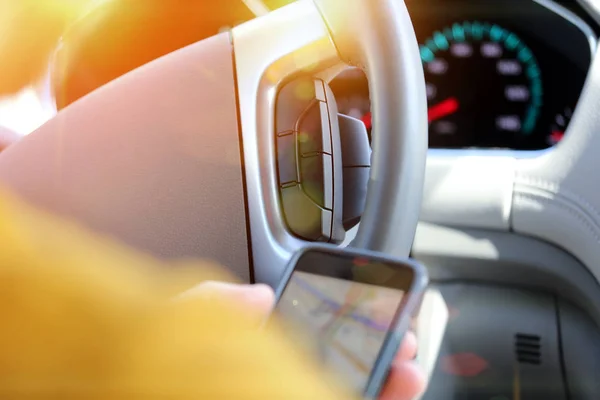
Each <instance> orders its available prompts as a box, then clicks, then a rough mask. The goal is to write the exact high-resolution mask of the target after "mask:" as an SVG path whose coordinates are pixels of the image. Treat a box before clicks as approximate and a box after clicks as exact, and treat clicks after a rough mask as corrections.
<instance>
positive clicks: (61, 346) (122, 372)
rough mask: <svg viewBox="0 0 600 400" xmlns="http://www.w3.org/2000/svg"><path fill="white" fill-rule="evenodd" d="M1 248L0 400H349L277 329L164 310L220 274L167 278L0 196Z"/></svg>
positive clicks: (199, 310) (201, 304) (222, 307)
mask: <svg viewBox="0 0 600 400" xmlns="http://www.w3.org/2000/svg"><path fill="white" fill-rule="evenodd" d="M0 246H1V249H0V321H2V322H1V327H0V398H6V399H8V398H10V399H21V398H22V399H25V398H27V399H30V398H46V399H49V398H56V399H71V398H72V399H75V398H77V399H111V400H118V399H159V398H168V399H175V400H182V399H214V400H219V399H227V400H229V399H241V400H245V399H248V400H250V399H253V400H254V399H256V400H259V399H260V400H264V399H285V400H293V399H302V400H304V399H318V400H327V399H349V398H350V396H349V395H348V394H347V393H342V392H340V390H339V388H338V387H334V386H333V385H331V384H329V383H328V382H331V381H329V380H328V379H326V378H324V376H325V375H326V373H325V372H323V371H321V370H320V367H319V366H317V365H316V364H314V363H313V360H310V359H308V358H306V357H305V355H303V354H299V353H297V352H296V351H295V350H294V347H293V346H291V345H290V343H288V340H287V338H286V336H285V335H283V334H282V333H281V332H280V331H279V329H278V328H277V327H273V328H272V329H269V330H259V329H256V327H255V326H254V325H253V321H250V320H249V319H248V318H246V317H245V316H244V315H241V314H240V313H238V312H237V310H236V309H234V308H233V307H231V306H230V305H228V304H216V303H206V302H205V301H200V300H198V301H191V302H188V301H186V302H169V301H168V300H169V299H170V298H171V296H172V295H174V294H175V293H177V292H178V291H180V290H183V289H186V288H188V287H191V286H193V285H194V284H196V283H198V281H199V280H202V279H206V278H209V279H215V278H218V277H224V276H225V275H224V274H222V273H221V272H219V271H218V270H217V269H214V268H212V267H211V266H210V265H208V264H202V263H198V264H195V265H194V267H195V268H194V270H193V271H192V269H190V268H183V269H174V268H172V266H171V268H170V269H169V268H168V267H166V266H164V265H160V264H159V262H158V261H156V260H154V259H152V258H150V257H147V256H144V255H140V254H136V253H134V252H132V251H131V250H129V249H127V248H124V247H121V246H119V245H117V244H115V243H113V242H111V241H110V240H108V239H106V238H100V237H95V236H93V235H92V234H90V233H89V232H86V231H85V230H83V229H81V228H79V227H77V226H76V225H74V224H67V223H65V222H64V221H60V220H58V219H56V218H53V217H51V216H49V215H45V214H43V213H40V212H38V211H36V210H34V209H32V208H29V207H27V206H25V205H24V204H21V203H19V202H18V201H16V200H14V199H12V198H10V197H8V196H6V195H0ZM187 265H188V266H190V265H192V264H191V263H187ZM322 374H324V375H322Z"/></svg>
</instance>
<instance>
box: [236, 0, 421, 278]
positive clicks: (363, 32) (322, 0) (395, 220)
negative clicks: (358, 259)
mask: <svg viewBox="0 0 600 400" xmlns="http://www.w3.org/2000/svg"><path fill="white" fill-rule="evenodd" d="M275 32H276V33H277V36H276V37H274V36H273V35H274V33H275ZM232 37H233V45H234V50H235V65H236V71H237V85H238V102H239V106H240V122H241V132H242V142H243V149H244V161H245V168H246V171H245V174H246V188H247V196H248V198H247V203H248V212H249V227H250V233H251V245H252V257H253V267H254V276H255V279H256V281H258V282H266V283H269V284H271V285H275V284H277V281H278V279H279V277H280V274H281V271H283V267H284V265H285V264H286V263H287V262H288V260H289V259H290V257H291V255H292V253H293V252H294V251H296V250H298V249H300V248H302V247H303V246H305V245H306V242H304V241H302V240H300V239H298V238H296V237H294V236H293V235H291V234H290V233H289V232H288V230H287V228H286V226H285V223H284V222H283V221H284V218H283V215H282V212H281V207H280V204H279V199H278V192H277V176H276V174H277V172H276V165H275V164H276V161H275V158H274V156H273V155H274V154H275V148H274V146H275V145H274V140H273V138H274V137H275V134H276V132H274V122H273V121H274V118H275V116H274V104H275V96H276V93H277V88H278V87H279V85H280V84H281V82H284V81H285V80H286V79H288V78H290V77H291V76H294V75H297V74H299V73H303V74H306V73H308V74H311V75H313V76H323V74H325V76H326V75H327V72H326V71H327V69H328V68H335V66H336V65H338V64H339V63H340V62H341V61H342V62H345V63H347V64H351V65H355V66H359V67H361V68H362V69H363V70H364V71H365V73H366V75H367V78H368V81H369V89H370V93H371V100H372V107H373V110H372V113H373V117H374V119H375V120H376V121H377V123H376V124H375V126H374V131H373V137H374V142H373V157H372V162H371V163H372V164H371V165H372V166H371V175H370V179H369V187H368V194H367V201H366V206H365V211H364V214H363V217H362V219H361V223H360V226H359V228H358V233H357V236H356V238H355V239H354V241H353V242H352V244H351V245H352V246H353V247H358V248H365V249H370V250H376V251H382V252H386V253H388V254H393V255H396V256H400V257H405V256H408V254H409V252H410V248H411V245H412V241H413V238H414V234H415V230H416V226H417V222H418V217H419V211H420V207H421V197H422V191H423V182H424V174H425V159H426V152H427V129H428V128H427V111H426V110H427V108H426V107H427V102H426V97H425V82H424V77H423V69H422V63H421V59H420V55H419V49H418V45H417V40H416V37H415V33H414V30H413V27H412V23H411V21H410V17H409V15H408V11H407V9H406V6H405V5H404V3H403V2H398V1H395V0H376V1H375V0H356V1H353V2H350V3H348V4H345V5H344V7H340V6H339V2H337V1H335V0H315V1H314V2H313V1H312V0H301V1H298V2H296V3H293V4H291V5H288V6H286V7H284V8H281V9H279V10H277V11H275V12H272V13H270V14H268V15H266V16H263V17H261V18H258V19H256V20H253V21H250V22H248V23H246V24H244V25H241V26H239V27H237V28H235V29H234V30H233V32H232ZM258 55H260V56H258ZM324 71H325V72H324Z"/></svg>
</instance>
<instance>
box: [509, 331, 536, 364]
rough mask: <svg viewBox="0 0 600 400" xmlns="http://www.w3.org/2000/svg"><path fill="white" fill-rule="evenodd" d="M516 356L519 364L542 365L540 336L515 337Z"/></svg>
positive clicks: (525, 335) (523, 335) (522, 334)
mask: <svg viewBox="0 0 600 400" xmlns="http://www.w3.org/2000/svg"><path fill="white" fill-rule="evenodd" d="M515 356H516V358H517V361H518V362H519V364H533V365H540V364H541V363H542V344H541V338H540V336H539V335H528V334H525V333H517V334H516V335H515Z"/></svg>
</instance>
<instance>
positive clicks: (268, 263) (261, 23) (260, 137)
mask: <svg viewBox="0 0 600 400" xmlns="http://www.w3.org/2000/svg"><path fill="white" fill-rule="evenodd" d="M232 36H233V44H234V50H235V64H236V68H237V79H238V93H239V107H240V121H241V130H242V142H243V148H244V161H245V170H246V187H247V190H248V193H247V196H248V199H247V201H248V212H249V216H248V218H249V224H250V230H251V232H252V236H251V240H252V243H251V246H252V258H253V265H254V278H255V281H256V282H264V283H268V284H271V285H276V284H277V283H278V280H279V277H280V275H281V272H282V271H283V267H284V266H285V265H286V264H287V262H288V261H289V260H290V258H291V255H292V253H293V252H295V251H296V250H298V249H300V248H301V247H303V245H304V244H305V243H306V242H304V241H302V240H300V239H298V238H296V237H294V236H292V235H291V234H290V233H289V232H288V231H287V229H286V227H285V224H284V218H283V215H282V212H281V208H280V206H279V202H280V201H279V194H278V181H277V170H276V160H275V157H274V154H275V142H274V138H275V136H276V135H275V130H274V124H273V121H274V108H275V107H274V103H275V99H276V94H277V88H278V86H279V85H280V84H281V83H282V82H283V81H284V80H285V79H287V78H288V77H290V76H292V75H294V74H296V73H299V72H301V71H307V72H308V71H311V72H312V73H317V72H319V71H318V70H315V67H317V66H318V67H320V68H321V69H324V68H327V67H331V66H333V65H335V64H336V63H339V58H338V54H337V51H336V49H335V47H334V46H333V44H332V42H331V39H330V37H329V33H328V31H327V27H326V26H325V23H324V22H323V20H322V18H321V15H320V14H319V12H318V10H317V8H316V7H315V5H314V3H313V2H312V1H298V2H296V3H293V4H291V5H289V6H286V7H283V8H281V9H279V10H276V11H274V12H271V13H269V14H267V15H265V16H263V17H260V18H258V19H255V20H252V21H249V22H247V23H245V24H243V25H240V26H239V27H236V28H234V29H233V31H232Z"/></svg>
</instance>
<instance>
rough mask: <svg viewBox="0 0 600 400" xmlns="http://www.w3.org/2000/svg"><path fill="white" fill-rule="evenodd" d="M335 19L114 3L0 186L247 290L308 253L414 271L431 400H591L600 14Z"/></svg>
mask: <svg viewBox="0 0 600 400" xmlns="http://www.w3.org/2000/svg"><path fill="white" fill-rule="evenodd" d="M349 1H352V3H350V2H349ZM342 3H343V2H341V1H340V0H255V1H250V0H246V1H242V0H226V1H195V2H191V1H187V0H168V1H166V0H144V1H143V2H142V1H129V0H125V1H123V0H109V1H105V2H99V3H98V4H97V5H95V6H94V7H93V8H91V9H90V10H89V11H88V12H87V13H85V14H84V15H82V16H81V18H80V19H78V20H77V21H74V23H73V24H72V25H70V26H69V29H68V30H67V31H66V32H65V33H64V35H63V37H62V38H61V40H60V42H59V43H57V44H56V51H55V52H54V54H53V56H52V58H51V60H50V61H49V65H48V71H49V72H48V74H47V76H45V77H44V79H43V82H42V84H39V83H34V82H32V84H35V85H36V86H35V87H36V89H35V90H36V93H37V96H39V98H40V101H39V104H41V105H42V106H41V109H43V112H45V113H47V111H48V110H51V112H50V113H49V114H48V115H47V117H46V118H45V120H47V121H46V122H45V123H44V124H43V125H41V126H40V127H39V128H37V129H35V130H34V131H33V132H19V140H17V141H14V143H12V144H10V145H7V146H6V149H5V150H3V151H2V153H0V182H2V184H3V185H5V186H6V187H9V188H10V189H12V190H13V191H14V192H16V193H17V194H19V195H20V196H22V197H23V198H24V199H26V200H28V201H29V202H31V203H32V204H35V205H37V206H38V207H40V208H42V209H45V210H49V211H51V212H53V213H55V214H58V215H61V216H63V217H65V218H68V219H71V220H74V221H77V222H78V223H80V224H84V225H85V226H88V227H89V228H91V229H94V230H96V231H97V232H99V233H101V234H103V235H107V236H109V237H112V238H115V239H117V240H119V241H121V242H124V243H127V244H129V245H130V246H133V247H135V248H137V249H140V250H142V251H145V252H148V253H150V254H152V255H154V256H156V257H161V258H166V259H172V258H190V257H194V258H210V259H214V260H217V261H218V262H220V263H221V264H223V265H224V266H227V267H229V268H230V269H231V270H232V271H233V272H234V273H235V274H237V276H238V277H239V278H240V279H242V280H243V281H246V282H261V283H268V284H270V285H271V286H276V285H277V284H278V282H279V280H280V278H281V273H282V272H283V268H284V267H285V265H286V263H287V262H288V261H289V260H290V258H291V256H292V254H293V253H294V252H295V251H296V250H298V249H300V248H302V247H303V246H305V245H306V244H307V243H312V242H328V243H334V244H337V245H339V246H352V247H357V248H366V249H369V250H376V251H382V252H385V253H388V254H390V255H394V256H399V257H407V256H411V257H413V258H415V259H416V260H418V261H420V262H422V263H423V264H424V265H425V266H426V267H427V270H428V272H429V276H430V280H431V285H430V287H429V289H428V291H427V294H426V296H425V298H424V299H423V302H422V305H421V307H420V313H419V316H418V318H417V322H416V327H415V329H416V333H417V336H418V340H419V354H418V357H417V358H418V361H419V363H420V364H421V365H422V366H423V368H425V370H426V372H427V374H428V377H429V384H428V388H427V391H426V392H425V393H424V394H423V395H422V399H425V400H434V399H435V400H437V399H457V400H459V399H460V400H463V399H465V400H466V399H468V400H479V399H481V400H509V399H514V400H518V399H542V398H543V399H556V400H558V399H564V400H574V399H582V400H583V399H599V398H600V379H599V378H600V285H599V279H600V262H599V260H600V185H599V181H598V179H597V174H598V171H599V167H600V162H598V161H596V150H600V136H599V135H598V131H599V130H600V112H599V111H598V107H599V106H600V55H598V54H597V45H598V34H599V33H600V3H598V2H596V1H595V0H347V3H345V5H344V4H342ZM0 108H1V105H0ZM25 111H27V112H31V113H35V112H38V113H39V112H42V111H40V109H38V110H35V109H32V110H30V111H28V110H25ZM25 111H24V113H25ZM44 115H46V114H44Z"/></svg>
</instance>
